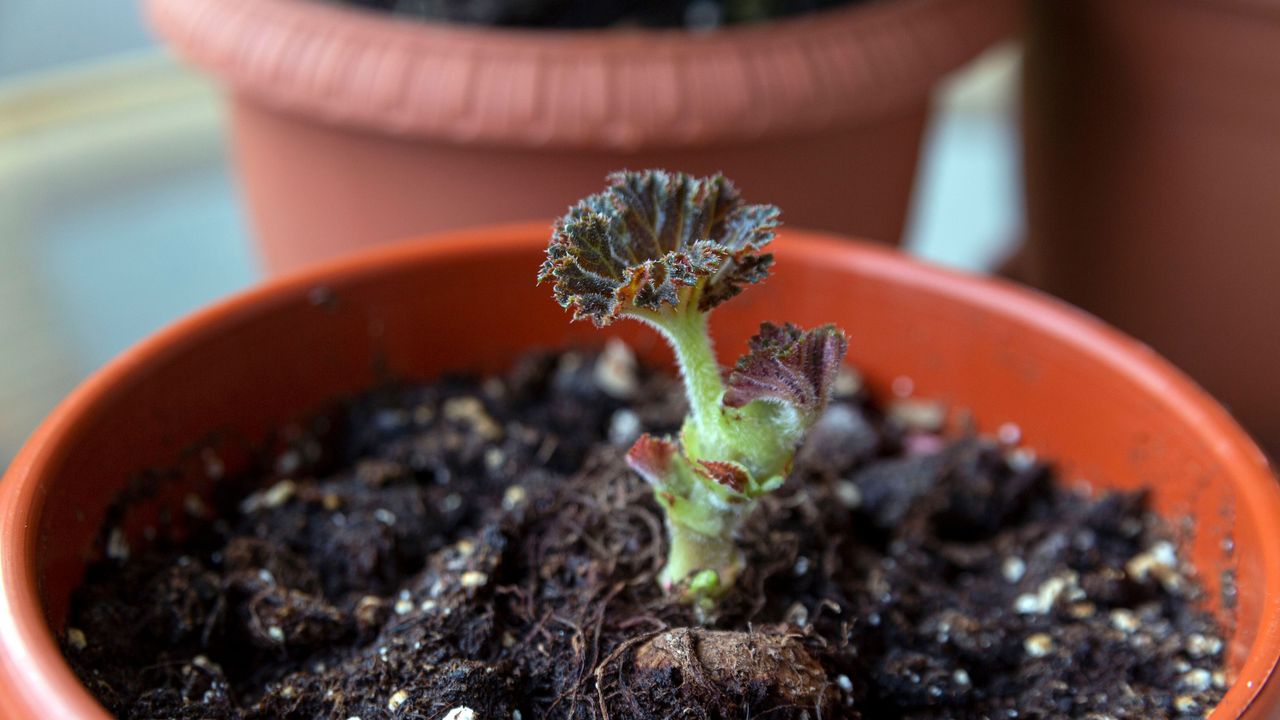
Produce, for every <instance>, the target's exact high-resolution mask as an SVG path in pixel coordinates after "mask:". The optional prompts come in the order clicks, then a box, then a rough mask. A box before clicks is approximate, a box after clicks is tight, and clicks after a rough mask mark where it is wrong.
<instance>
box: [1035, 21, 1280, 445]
mask: <svg viewBox="0 0 1280 720" xmlns="http://www.w3.org/2000/svg"><path fill="white" fill-rule="evenodd" d="M1029 10H1030V12H1029V15H1030V18H1031V24H1030V37H1029V40H1028V43H1027V58H1026V72H1025V93H1024V97H1025V100H1026V102H1025V109H1024V112H1025V118H1024V120H1025V122H1024V128H1025V134H1026V170H1027V191H1026V194H1027V204H1028V223H1029V237H1028V240H1029V247H1028V250H1027V253H1028V257H1027V258H1026V259H1027V263H1026V266H1025V270H1026V271H1027V279H1028V280H1030V281H1031V282H1033V283H1034V284H1036V285H1037V286H1039V287H1041V288H1043V289H1045V290H1047V291H1049V292H1051V293H1054V294H1056V295H1059V296H1061V297H1063V298H1065V299H1066V300H1068V301H1069V302H1072V303H1074V304H1077V305H1079V306H1081V307H1083V308H1085V309H1086V310H1089V311H1091V312H1094V313H1097V314H1098V315H1100V316H1102V317H1103V318H1105V319H1106V320H1108V321H1109V322H1112V323H1115V324H1116V325H1117V326H1119V327H1120V328H1121V329H1123V330H1125V331H1127V332H1130V333H1132V334H1134V335H1135V336H1137V337H1138V338H1141V339H1142V340H1145V341H1147V342H1149V343H1151V344H1152V345H1153V346H1154V347H1155V348H1156V349H1157V350H1159V351H1160V352H1161V353H1163V354H1164V355H1166V356H1167V357H1169V358H1170V359H1171V360H1173V361H1174V362H1175V363H1177V364H1178V365H1179V366H1181V367H1182V368H1183V369H1184V370H1186V371H1187V372H1188V373H1189V374H1190V375H1191V376H1192V377H1194V378H1196V379H1197V380H1198V381H1199V382H1201V383H1203V384H1204V386H1205V387H1206V388H1207V389H1208V390H1209V391H1210V392H1212V393H1213V394H1214V395H1215V396H1216V397H1218V398H1219V399H1220V400H1222V401H1223V402H1224V403H1225V404H1226V405H1227V406H1228V407H1229V408H1230V409H1231V411H1232V412H1233V413H1234V414H1235V415H1236V416H1237V417H1238V418H1239V419H1240V421H1241V422H1242V423H1243V424H1244V425H1245V427H1247V428H1249V429H1250V430H1251V431H1252V432H1253V433H1254V434H1255V435H1256V436H1257V437H1258V439H1259V440H1260V441H1261V442H1262V444H1263V446H1264V447H1265V448H1266V449H1267V450H1269V451H1270V452H1271V453H1272V454H1273V455H1274V454H1277V453H1280V402H1277V399H1280V373H1277V372H1276V370H1275V369H1276V367H1277V365H1278V364H1280V332H1276V325H1275V319H1274V314H1275V313H1274V311H1275V308H1276V307H1277V306H1278V305H1280V284H1277V283H1276V279H1275V268H1276V267H1278V266H1280V229H1278V228H1280V194H1278V192H1280V191H1278V190H1277V189H1278V188H1280V133H1278V132H1277V131H1276V128H1277V127H1280V6H1277V5H1276V4H1275V3H1266V2H1257V1H1255V0H1225V1H1223V2H1203V1H1202V0H1132V1H1125V2H1114V0H1079V1H1073V2H1052V1H1044V2H1041V1H1036V2H1032V3H1030V5H1029Z"/></svg>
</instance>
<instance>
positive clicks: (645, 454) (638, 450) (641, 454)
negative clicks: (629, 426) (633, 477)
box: [627, 433, 680, 487]
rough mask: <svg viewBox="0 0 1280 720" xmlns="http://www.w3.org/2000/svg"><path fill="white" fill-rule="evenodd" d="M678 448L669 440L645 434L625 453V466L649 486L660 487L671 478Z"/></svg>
mask: <svg viewBox="0 0 1280 720" xmlns="http://www.w3.org/2000/svg"><path fill="white" fill-rule="evenodd" d="M679 452H680V447H679V446H678V445H676V444H675V443H674V442H671V441H670V440H664V439H662V438H656V437H654V436H652V435H650V434H649V433H645V434H643V435H641V436H640V437H639V439H637V440H636V441H635V444H633V445H632V446H631V449H630V450H628V451H627V465H629V466H630V467H631V469H632V470H635V471H636V472H637V473H638V474H639V475H640V477H642V478H644V479H645V481H646V482H648V483H649V484H650V485H654V486H658V487H662V486H665V485H666V484H667V479H668V478H669V477H671V475H672V472H673V468H672V463H673V462H675V457H676V455H677V454H678V453H679Z"/></svg>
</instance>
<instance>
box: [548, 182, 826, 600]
mask: <svg viewBox="0 0 1280 720" xmlns="http://www.w3.org/2000/svg"><path fill="white" fill-rule="evenodd" d="M778 214H779V213H778V209H777V208H776V207H773V206H772V205H748V204H746V203H744V202H743V201H742V198H741V197H740V195H739V193H738V190H737V189H736V188H735V187H734V185H733V184H732V183H731V182H730V181H729V180H727V179H725V178H724V177H722V176H720V175H715V176H712V177H706V178H694V177H690V176H689V175H686V174H683V173H673V172H666V171H660V170H649V171H644V172H619V173H614V174H613V175H610V176H609V184H608V187H607V188H606V189H605V190H604V192H601V193H598V194H596V195H591V196H590V197H587V198H585V199H583V200H582V201H580V202H579V203H578V204H577V205H575V206H574V207H573V208H571V209H570V210H569V212H568V214H567V215H565V216H564V217H563V218H561V220H560V221H559V222H558V223H557V224H556V226H555V230H554V233H553V235H552V237H551V242H550V245H549V246H548V247H547V259H546V261H545V262H544V263H543V265H542V268H541V270H540V272H539V273H538V281H539V282H551V283H552V284H553V291H554V295H555V298H556V300H557V301H558V302H559V303H560V305H561V306H563V307H564V308H566V309H568V310H569V311H571V312H572V313H573V319H574V320H580V319H590V320H592V321H593V322H594V323H595V324H596V325H597V326H600V327H603V326H606V325H609V324H610V323H612V322H614V321H615V320H617V319H619V318H632V319H635V320H640V321H642V322H644V323H647V324H648V325H650V326H652V327H654V328H656V329H657V330H658V332H659V333H661V334H662V336H663V337H664V338H666V340H667V341H668V342H669V343H670V344H671V346H672V348H673V349H674V351H675V355H676V359H677V362H678V363H679V366H680V370H681V375H682V377H683V380H684V387H685V392H686V394H687V396H688V400H689V414H688V416H687V417H686V419H685V421H684V425H683V427H682V428H681V430H680V435H679V437H678V438H670V437H654V436H652V435H648V434H645V435H643V436H641V437H640V439H639V440H637V441H636V442H635V444H634V445H633V446H632V447H631V449H630V451H629V452H628V454H627V462H628V464H629V465H630V466H631V468H632V469H634V470H635V471H636V472H637V473H639V474H640V475H641V476H642V477H643V478H644V479H645V480H646V481H648V482H649V483H650V484H651V485H652V486H653V488H654V493H655V496H656V498H657V500H658V503H659V504H660V505H661V506H662V508H663V509H664V511H665V513H666V526H667V534H668V539H669V544H670V547H669V552H668V556H667V562H666V565H665V567H664V568H663V570H662V572H661V574H660V575H659V582H660V583H661V584H662V586H663V587H664V588H665V589H666V590H668V591H669V592H672V593H677V594H680V595H681V596H682V597H684V598H686V599H689V600H699V601H709V600H711V599H713V598H715V597H716V596H717V595H719V594H721V593H722V592H724V590H726V589H727V588H728V587H729V586H731V585H732V584H733V583H734V581H735V579H736V578H737V576H738V574H739V573H740V572H741V570H742V564H743V558H742V553H741V551H740V550H739V549H738V547H737V546H736V544H735V542H734V536H735V534H736V533H737V530H738V528H739V527H740V526H741V524H742V522H743V520H744V519H745V518H746V517H747V516H748V514H749V513H750V511H751V509H752V508H753V506H754V501H755V500H756V498H759V497H760V496H762V495H764V494H765V493H768V492H770V491H773V490H775V489H777V488H779V487H780V486H781V485H782V484H783V482H784V480H785V479H786V476H787V474H788V473H789V472H790V469H791V464H792V459H793V457H794V455H795V451H796V448H797V447H798V446H799V445H800V442H801V440H802V439H803V437H804V434H805V431H806V430H808V428H809V427H810V426H811V425H812V424H813V423H814V422H815V421H816V420H817V419H818V416H819V415H820V414H821V413H822V411H823V409H824V408H825V406H826V403H827V400H828V399H829V397H830V394H831V387H832V385H833V383H834V381H835V377H836V373H837V371H838V369H839V367H840V362H841V360H842V359H843V357H844V354H845V350H846V347H847V341H846V339H845V336H844V333H843V332H841V331H840V330H838V329H836V328H835V327H834V326H831V325H824V326H822V327H817V328H813V329H811V330H802V329H800V328H799V327H797V326H795V325H792V324H790V323H786V324H783V325H774V324H771V323H764V324H763V325H761V327H760V332H759V333H758V334H757V335H756V336H755V337H753V338H752V339H751V340H750V343H749V348H748V351H747V353H746V354H745V355H743V356H742V357H741V358H739V360H738V361H737V364H736V365H735V366H734V367H733V368H732V370H731V371H729V372H728V373H727V376H726V374H725V373H723V372H722V370H721V367H720V365H719V364H718V363H717V362H716V356H715V352H714V350H713V347H712V342H711V337H710V335H709V334H708V329H707V317H708V315H709V313H710V312H711V311H712V310H713V309H715V308H716V307H717V306H719V305H720V304H721V303H724V302H725V301H727V300H729V299H731V298H733V297H734V296H735V295H737V294H738V293H740V292H741V291H742V290H743V288H744V287H746V286H748V285H751V284H754V283H757V282H760V281H761V280H763V279H764V278H765V277H766V276H767V275H768V273H769V268H770V266H771V265H772V263H773V256H772V255H769V254H765V253H762V252H761V249H762V248H764V247H765V246H766V245H768V244H769V242H770V241H772V240H773V238H774V230H775V229H776V228H777V226H778V224H779V222H778Z"/></svg>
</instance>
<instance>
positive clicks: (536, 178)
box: [147, 0, 1017, 271]
mask: <svg viewBox="0 0 1280 720" xmlns="http://www.w3.org/2000/svg"><path fill="white" fill-rule="evenodd" d="M147 8H148V11H149V15H150V18H151V21H152V24H153V25H154V27H155V28H156V29H157V30H158V31H159V32H160V33H161V34H162V35H163V36H164V37H165V38H166V39H168V40H169V42H170V43H172V44H173V46H174V47H175V48H176V49H177V50H178V52H179V53H180V54H182V55H183V56H185V57H186V58H188V59H190V60H191V61H192V62H194V63H195V64H197V65H199V66H201V67H203V68H205V69H206V70H208V71H209V72H210V73H212V74H213V75H215V76H217V77H218V78H220V79H221V80H223V81H224V82H225V84H226V85H227V86H228V88H229V90H230V93H231V124H232V129H233V134H234V144H235V155H236V161H237V164H238V166H239V170H240V177H241V180H242V182H243V185H244V191H245V194H246V197H247V199H248V203H249V208H250V211H251V217H252V220H253V224H254V227H255V230H256V233H257V236H258V239H259V241H260V243H261V245H260V248H261V250H260V252H261V255H262V258H263V259H264V260H265V262H266V265H267V268H268V269H269V270H271V271H280V270H286V269H290V268H294V267H297V266H300V265H303V264H306V263H308V262H311V261H313V260H317V259H320V258H325V257H330V256H334V255H339V254H341V253H343V252H346V251H348V250H350V249H353V248H356V247H360V246H364V245H370V244H374V243H379V242H384V241H388V240H394V239H397V238H403V237H409V236H412V235H416V234H420V233H422V232H425V231H432V230H441V229H449V228H455V227H462V226H468V225H474V224H477V223H486V222H495V221H505V220H515V219H525V218H529V217H547V216H554V215H557V214H559V213H561V212H563V210H564V209H565V208H566V207H567V206H569V205H570V204H571V203H572V202H573V201H574V200H576V199H577V198H579V197H581V196H583V195H585V194H587V193H590V192H593V191H594V190H595V189H596V188H597V187H598V186H599V184H600V181H601V179H602V178H603V177H604V175H605V174H606V173H607V172H609V171H611V170H616V169H618V168H622V167H630V168H633V169H640V168H643V167H670V168H678V169H681V170H686V171H689V172H692V173H694V174H707V173H712V172H716V171H723V172H725V173H726V174H727V175H729V176H730V177H732V178H734V179H735V181H736V182H737V183H738V184H739V185H740V186H741V187H742V188H743V191H744V192H745V193H746V194H747V195H748V196H751V197H767V198H769V199H770V200H771V201H772V202H774V203H776V204H778V205H779V206H781V207H785V208H787V220H788V221H789V222H792V223H796V224H800V225H807V226H812V227H820V228H825V229H830V230H837V231H841V232H847V233H850V234H857V235H861V236H863V237H872V238H879V239H882V240H886V241H896V240H897V239H898V238H899V236H900V234H901V231H902V226H903V222H904V218H905V216H906V212H907V206H908V201H909V199H910V193H911V187H912V180H913V178H914V176H915V171H916V160H917V155H918V152H919V146H920V139H921V134H922V131H923V128H924V124H925V119H926V114H927V110H928V106H929V95H930V90H931V89H932V88H933V87H934V86H935V84H936V83H937V82H938V80H939V79H940V78H941V77H942V76H943V75H945V74H946V73H947V72H949V71H951V70H953V69H955V68H957V67H958V66H960V65H961V64H962V63H964V62H965V61H966V60H968V59H970V58H972V57H973V56H975V55H976V54H977V53H978V52H979V51H981V50H982V49H983V48H985V47H987V46H988V45H990V44H991V43H992V42H993V41H994V40H997V39H999V38H1001V37H1003V36H1005V35H1006V34H1008V33H1009V32H1011V30H1012V29H1013V27H1014V26H1015V25H1016V19H1015V18H1016V10H1017V7H1016V0H878V1H873V2H868V3H865V4H858V5H855V6H852V7H848V8H841V9H836V10H830V11H826V12H821V13H815V14H812V15H808V16H802V17H799V18H794V19H788V20H782V21H778V22H774V23H769V24H763V25H754V26H743V27H734V28H730V29H726V30H720V31H715V32H706V33H692V32H687V31H683V30H639V29H627V30H612V29H611V30H584V31H550V30H510V29H500V30H499V29H488V28H479V27H474V26H458V25H446V24H438V23H425V22H416V21H407V20H403V19H400V20H396V19H392V18H391V17H390V16H387V15H381V14H374V13H369V12H364V11H359V10H352V9H347V8H343V7H339V6H335V5H333V4H330V3H324V2H319V1H318V0H147Z"/></svg>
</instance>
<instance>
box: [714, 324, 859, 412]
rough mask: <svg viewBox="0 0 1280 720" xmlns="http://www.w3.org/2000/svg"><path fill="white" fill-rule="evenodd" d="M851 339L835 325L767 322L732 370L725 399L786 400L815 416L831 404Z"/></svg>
mask: <svg viewBox="0 0 1280 720" xmlns="http://www.w3.org/2000/svg"><path fill="white" fill-rule="evenodd" d="M848 345H849V343H848V340H847V339H846V338H845V335H844V333H843V332H841V331H840V330H838V329H836V327H835V326H834V325H823V326H822V327H816V328H813V329H812V330H808V331H805V330H801V329H800V328H799V327H797V326H795V325H792V324H791V323H787V324H785V325H781V326H778V325H774V324H773V323H764V324H762V325H761V326H760V332H759V333H758V334H757V335H756V336H755V337H753V338H751V342H750V344H749V351H748V352H747V354H746V355H744V356H742V358H740V359H739V360H738V364H737V365H736V366H735V367H734V368H733V372H731V373H730V374H729V382H728V390H727V391H726V392H725V395H724V404H725V405H727V406H729V407H742V406H744V405H746V404H747V403H750V402H753V401H755V400H764V401H766V402H775V403H785V404H787V405H791V406H793V407H795V408H796V410H797V411H799V412H800V413H801V415H803V416H804V417H806V418H808V420H809V421H810V422H811V421H812V420H814V419H816V418H817V416H818V414H819V413H820V412H821V411H822V408H824V407H825V406H826V403H827V399H828V398H829V397H830V395H831V387H832V385H833V384H834V383H835V379H836V373H837V372H838V371H839V369H840V361H841V360H843V359H844V354H845V351H846V350H847V349H848Z"/></svg>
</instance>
